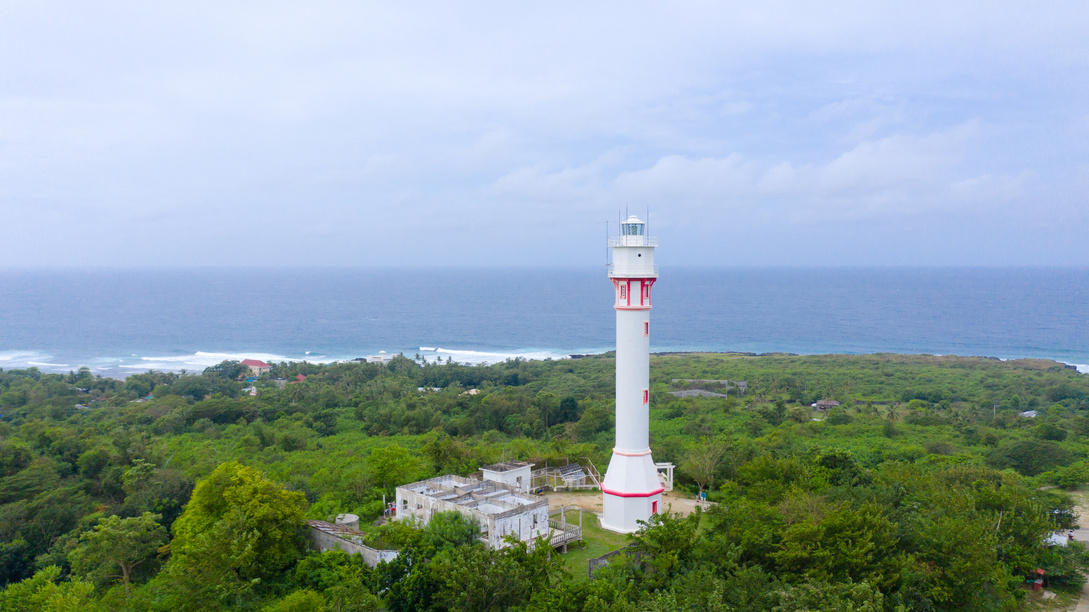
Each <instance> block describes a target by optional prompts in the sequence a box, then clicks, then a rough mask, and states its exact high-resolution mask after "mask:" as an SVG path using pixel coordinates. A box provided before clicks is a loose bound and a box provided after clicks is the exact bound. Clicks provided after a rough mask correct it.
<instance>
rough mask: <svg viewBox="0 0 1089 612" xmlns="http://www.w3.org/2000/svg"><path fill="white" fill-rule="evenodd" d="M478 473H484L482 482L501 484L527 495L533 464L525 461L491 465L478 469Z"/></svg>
mask: <svg viewBox="0 0 1089 612" xmlns="http://www.w3.org/2000/svg"><path fill="white" fill-rule="evenodd" d="M480 471H481V472H483V473H484V480H490V481H492V482H501V483H503V484H505V485H507V486H508V487H510V488H512V489H514V490H516V491H521V492H522V493H529V485H530V483H531V482H532V480H533V464H532V463H526V462H525V461H504V462H502V463H493V464H491V465H485V466H484V467H482V468H480Z"/></svg>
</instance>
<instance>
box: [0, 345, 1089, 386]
mask: <svg viewBox="0 0 1089 612" xmlns="http://www.w3.org/2000/svg"><path fill="white" fill-rule="evenodd" d="M382 350H385V349H382ZM611 350H613V348H612V347H600V348H590V349H575V350H570V351H564V350H549V349H537V348H535V349H522V350H498V349H497V350H477V349H448V348H443V347H429V346H422V347H418V348H417V349H415V350H412V349H402V350H387V351H386V352H387V354H388V355H391V356H392V355H398V354H401V355H404V356H405V357H407V358H409V359H413V358H416V357H417V356H419V357H421V358H423V359H424V360H426V361H427V362H431V363H435V362H442V363H445V362H446V360H447V359H448V358H449V359H450V360H451V361H453V362H454V363H460V364H464V365H473V366H475V365H486V364H494V363H501V362H503V361H506V360H508V359H525V360H528V361H543V360H548V359H553V360H555V359H571V358H579V357H589V356H594V355H600V354H602V353H607V352H609V351H611ZM151 352H154V351H151ZM160 352H162V351H160ZM378 352H379V351H378V350H365V351H340V352H339V353H341V354H337V353H338V352H332V351H330V352H302V353H299V352H291V351H282V352H269V351H267V350H259V351H196V352H194V353H189V354H182V355H166V356H140V355H137V354H131V355H129V356H127V357H94V358H90V359H88V358H82V359H59V360H58V359H55V358H54V357H53V355H52V354H49V353H45V352H39V351H4V352H0V370H5V371H6V370H23V369H29V368H32V367H33V368H37V369H38V370H39V371H41V372H43V373H61V374H67V373H68V372H70V371H76V370H79V369H80V368H83V367H87V368H89V369H90V370H91V373H92V374H95V375H101V376H104V377H107V378H117V379H122V380H123V379H125V378H127V377H128V376H129V375H132V374H141V373H144V372H147V371H149V370H154V371H158V372H176V373H180V372H187V373H190V374H199V373H200V372H202V371H203V370H204V369H205V368H207V367H210V366H214V365H216V364H219V363H221V362H223V361H242V360H243V359H259V360H261V361H266V362H269V363H279V362H297V363H301V362H309V363H317V364H325V363H337V362H347V361H352V360H357V359H360V358H364V359H365V358H366V357H368V356H372V355H376V354H377V353H378ZM885 353H888V354H895V355H929V356H935V357H943V356H954V357H971V358H980V359H991V360H996V361H1017V360H1027V359H1032V360H1045V361H1053V362H1055V363H1059V364H1062V365H1065V366H1067V367H1068V368H1070V369H1071V370H1072V371H1076V372H1078V373H1080V374H1089V356H1085V357H1084V358H1082V359H1075V360H1067V359H1063V358H1057V357H1054V356H1046V355H1040V354H1031V355H1017V356H1010V355H1004V356H994V355H984V354H971V355H969V354H963V355H961V354H953V353H928V352H919V351H910V350H889V349H885V348H882V349H877V350H872V351H849V352H848V351H813V352H797V351H786V350H774V349H773V350H766V351H741V350H731V349H729V348H721V347H683V348H681V347H665V348H662V349H660V350H653V349H652V352H651V354H652V355H656V356H666V355H688V354H719V355H729V354H732V355H745V356H757V357H758V356H770V355H791V356H815V355H850V356H861V355H879V354H885Z"/></svg>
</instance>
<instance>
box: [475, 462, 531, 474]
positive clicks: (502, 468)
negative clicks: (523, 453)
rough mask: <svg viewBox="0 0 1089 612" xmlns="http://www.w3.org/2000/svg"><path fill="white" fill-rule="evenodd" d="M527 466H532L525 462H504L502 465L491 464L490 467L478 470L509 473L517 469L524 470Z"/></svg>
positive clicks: (486, 466)
mask: <svg viewBox="0 0 1089 612" xmlns="http://www.w3.org/2000/svg"><path fill="white" fill-rule="evenodd" d="M528 465H532V464H531V463H527V462H525V461H504V462H502V463H493V464H491V465H485V466H484V467H482V468H480V469H481V470H486V471H488V472H509V471H511V470H517V469H519V468H524V467H526V466H528Z"/></svg>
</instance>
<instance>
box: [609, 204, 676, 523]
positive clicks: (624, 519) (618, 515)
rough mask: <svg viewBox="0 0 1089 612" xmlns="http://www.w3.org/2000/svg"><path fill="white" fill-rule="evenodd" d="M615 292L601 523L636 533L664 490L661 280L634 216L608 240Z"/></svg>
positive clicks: (651, 243) (640, 224)
mask: <svg viewBox="0 0 1089 612" xmlns="http://www.w3.org/2000/svg"><path fill="white" fill-rule="evenodd" d="M609 246H610V247H612V251H613V252H612V255H613V263H612V264H611V265H610V266H609V278H610V279H611V280H612V281H613V287H614V288H615V289H616V304H615V305H614V308H616V446H615V447H614V448H613V456H612V459H610V460H609V468H608V470H607V471H606V472H605V480H604V481H603V482H602V483H601V491H602V496H603V497H604V515H603V517H602V519H601V525H602V527H604V528H605V529H609V530H611V531H619V532H621V533H631V532H633V531H636V530H638V529H639V524H638V523H637V521H641V520H642V521H645V520H647V519H649V518H650V516H651V515H652V514H656V513H658V511H659V509H658V507H659V505H661V501H662V491H663V490H664V488H663V487H662V485H661V484H660V483H659V482H658V470H657V468H655V466H654V460H653V459H652V458H651V456H650V288H651V286H652V285H653V284H654V281H656V280H658V267H657V266H655V265H654V247H655V243H654V239H652V238H650V237H649V236H647V235H646V224H645V223H643V222H642V221H640V220H639V219H638V218H637V217H635V216H634V215H632V216H630V217H628V220H627V221H624V222H623V223H621V224H620V236H618V237H616V238H610V239H609Z"/></svg>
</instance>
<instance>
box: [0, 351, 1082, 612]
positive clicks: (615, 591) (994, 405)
mask: <svg viewBox="0 0 1089 612" xmlns="http://www.w3.org/2000/svg"><path fill="white" fill-rule="evenodd" d="M613 371H614V362H613V359H612V355H611V354H605V355H595V356H584V357H579V358H575V359H565V360H556V361H524V360H511V361H507V362H503V363H499V364H494V365H482V366H467V365H461V364H456V363H446V364H435V363H425V362H423V361H422V360H419V359H416V360H414V359H411V358H406V357H395V358H394V359H393V360H392V361H390V362H389V363H387V364H377V363H341V364H329V365H322V364H310V363H281V364H277V365H274V366H273V368H272V372H271V373H269V374H265V375H263V376H261V377H259V378H257V379H256V380H253V381H247V380H246V378H247V369H246V368H245V366H242V365H241V364H239V363H237V362H224V363H222V364H219V365H218V366H215V367H212V368H208V369H207V370H205V371H204V372H202V373H200V374H191V373H185V372H183V373H180V374H179V373H164V372H148V373H144V374H137V375H133V376H130V377H129V378H128V379H126V380H115V379H109V378H102V377H97V376H94V375H93V374H92V373H91V372H90V371H89V370H87V369H81V370H80V371H78V372H71V373H68V374H46V373H42V372H40V371H38V370H36V369H29V370H9V371H0V588H2V589H3V590H0V612H6V611H8V610H19V611H23V610H337V611H348V610H382V609H386V610H396V611H400V610H542V611H543V610H733V611H757V610H778V611H783V612H800V611H803V610H812V611H816V610H829V611H839V610H843V611H847V610H852V611H855V612H860V611H875V612H876V611H886V610H887V611H890V612H891V611H896V610H904V611H919V612H924V611H939V610H979V611H993V610H1020V609H1024V608H1025V606H1026V605H1028V603H1029V600H1030V599H1031V596H1030V592H1029V590H1028V589H1027V588H1026V584H1025V580H1026V577H1028V576H1029V575H1030V574H1031V573H1032V572H1033V571H1034V570H1036V569H1037V568H1041V569H1043V570H1045V572H1046V576H1047V580H1048V588H1049V589H1051V590H1053V591H1057V592H1059V593H1060V594H1062V593H1075V592H1077V591H1079V590H1080V588H1081V585H1082V583H1083V581H1084V578H1083V575H1082V572H1083V570H1084V569H1085V568H1086V567H1087V565H1089V556H1087V554H1086V551H1085V549H1084V547H1082V546H1081V545H1079V544H1076V543H1074V544H1071V545H1069V546H1053V545H1048V544H1047V541H1046V540H1047V537H1048V536H1049V535H1050V534H1051V533H1052V532H1054V531H1056V530H1059V529H1067V528H1070V527H1071V526H1072V525H1073V524H1074V522H1075V521H1076V516H1075V515H1074V513H1073V512H1072V498H1071V497H1070V495H1069V494H1068V493H1066V492H1065V491H1068V490H1073V489H1077V488H1078V487H1080V486H1081V485H1083V484H1084V483H1085V482H1086V481H1089V376H1087V375H1083V374H1079V373H1077V372H1076V371H1074V370H1072V369H1070V368H1069V367H1067V366H1064V365H1062V364H1058V363H1055V362H1050V361H1041V360H1021V361H998V360H992V359H984V358H959V357H934V356H904V355H865V356H846V355H824V356H794V355H760V356H756V355H741V354H699V355H696V354H676V355H674V354H664V355H654V356H652V358H651V385H652V389H651V444H652V447H653V448H654V453H655V459H656V460H658V461H672V462H674V463H676V464H677V466H678V487H679V488H680V489H683V490H685V491H688V492H689V493H690V494H693V495H694V494H696V493H697V492H698V491H706V492H707V493H708V500H709V501H710V502H712V503H711V504H710V505H709V507H708V508H707V509H706V510H705V511H702V512H700V511H698V512H695V513H693V514H690V515H687V516H680V515H673V514H669V513H663V514H661V515H657V516H656V517H654V519H653V520H652V521H651V522H650V523H649V524H647V525H646V527H645V528H644V529H643V530H642V531H641V532H640V533H639V534H636V535H633V536H631V537H629V543H630V549H629V550H630V552H631V553H632V554H628V555H621V556H620V557H617V560H616V561H614V562H613V563H610V564H609V565H608V566H607V567H606V568H605V569H604V570H601V571H600V572H598V573H596V574H595V578H594V579H593V580H589V579H588V578H587V576H586V572H585V566H582V567H581V568H579V567H575V566H573V565H572V564H570V563H567V562H565V558H564V555H561V554H559V553H556V552H553V551H551V549H549V547H548V546H538V547H532V546H525V545H515V546H511V547H509V548H506V549H504V550H502V551H490V550H487V549H485V548H484V547H483V546H482V545H481V544H480V543H479V541H478V540H477V538H476V534H475V529H476V526H475V525H473V524H472V523H470V522H468V521H466V520H465V519H463V518H462V517H460V516H458V515H450V516H443V515H440V516H439V517H438V518H437V519H436V520H433V521H432V522H431V523H430V524H429V525H428V527H427V528H426V529H411V528H407V527H405V526H404V525H400V524H394V525H387V526H385V527H382V528H373V529H372V528H370V527H369V526H368V527H367V529H369V530H371V531H372V532H373V535H374V537H375V538H376V539H380V540H382V541H383V542H386V543H392V544H393V545H395V547H396V548H398V549H400V551H401V554H400V555H399V556H398V558H397V559H396V560H395V561H394V562H391V563H383V564H380V565H379V566H378V567H377V568H373V569H372V568H369V567H367V566H366V565H364V564H362V562H361V561H360V560H359V558H358V556H357V557H354V558H353V557H349V556H347V555H345V554H344V553H342V552H339V551H337V552H326V553H317V552H313V551H310V550H308V548H307V541H306V538H305V527H304V526H305V520H307V519H328V518H329V517H331V516H332V515H335V514H337V513H341V512H352V513H355V514H358V515H359V516H360V517H362V518H363V519H364V522H366V523H368V524H369V523H370V522H371V521H373V520H374V519H375V518H377V517H379V516H380V515H381V514H382V510H383V495H385V496H392V495H393V492H394V489H395V487H396V486H397V485H399V484H403V483H406V482H411V481H414V480H418V479H420V478H425V477H429V476H433V475H438V474H444V473H455V474H461V475H468V474H471V473H473V472H474V471H476V470H477V468H478V467H479V466H481V465H484V464H488V463H493V462H496V461H499V460H500V459H503V458H505V459H511V458H517V459H523V460H532V461H540V462H543V461H552V462H559V461H563V460H565V459H572V460H575V459H580V458H588V459H589V460H591V461H593V462H594V463H595V464H597V465H598V466H601V468H602V469H604V466H605V465H606V464H607V461H608V456H609V453H610V451H611V448H612V436H613V431H612V426H613V418H614V417H613V399H612V398H613V392H614V389H613V384H614V383H613ZM716 381H718V382H716ZM721 381H732V382H729V383H726V382H721ZM741 381H744V384H738V383H740V382H741ZM693 389H698V390H701V391H706V392H709V395H707V396H700V397H683V398H682V397H677V396H675V395H673V394H671V392H675V391H679V390H693ZM830 400H835V402H836V403H838V405H834V404H833V403H832V402H831V401H830ZM818 402H820V403H821V408H822V409H820V410H818V409H816V408H814V407H813V405H814V404H817V403H818ZM825 406H828V408H827V409H824V408H825ZM1026 411H1034V412H1026ZM1026 415H1034V416H1026Z"/></svg>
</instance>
